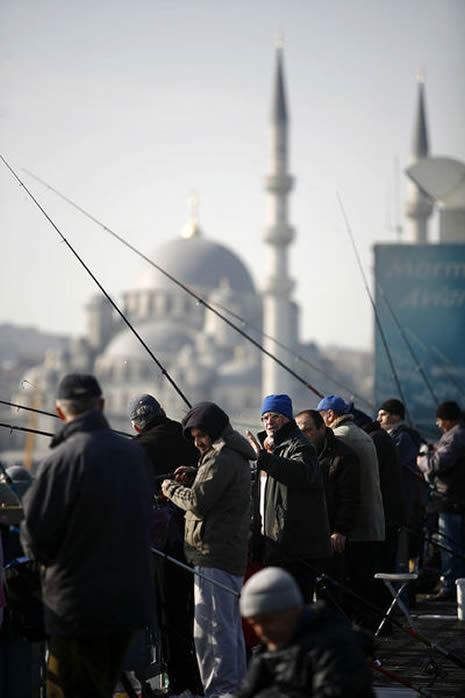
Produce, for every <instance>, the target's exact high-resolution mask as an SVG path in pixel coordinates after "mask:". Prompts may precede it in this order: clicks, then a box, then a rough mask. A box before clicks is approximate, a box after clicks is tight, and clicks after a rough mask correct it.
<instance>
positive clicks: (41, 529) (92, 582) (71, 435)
mask: <svg viewBox="0 0 465 698" xmlns="http://www.w3.org/2000/svg"><path fill="white" fill-rule="evenodd" d="M51 447H52V449H53V450H52V453H51V454H50V455H49V456H48V457H47V458H46V459H45V461H43V462H42V464H41V466H40V468H39V471H38V473H37V476H36V478H35V480H34V482H33V483H32V485H31V487H30V488H29V489H28V491H27V492H26V493H25V495H24V497H23V507H24V513H25V521H24V523H23V525H22V535H21V540H22V543H23V546H24V549H25V551H26V552H27V554H28V555H30V556H31V557H33V558H34V559H36V560H37V561H38V562H40V563H41V564H42V565H44V568H45V569H44V573H43V578H42V597H43V603H44V620H45V627H46V630H47V632H48V633H49V634H50V635H60V636H73V637H75V636H80V635H100V634H105V633H109V632H114V631H121V630H128V629H131V628H140V627H143V626H144V625H146V624H147V623H148V622H149V621H150V619H151V608H152V607H153V600H152V577H153V572H152V565H151V563H152V560H151V553H150V512H151V493H152V487H151V481H150V463H149V461H148V459H147V457H146V455H145V453H144V452H143V450H142V449H141V448H140V447H139V446H138V445H137V444H135V443H134V442H133V441H132V440H131V439H127V438H125V437H123V436H120V435H118V434H116V433H115V432H113V431H111V429H110V427H109V424H108V422H107V420H106V419H105V417H104V416H103V414H102V413H101V412H97V411H92V412H86V413H84V414H82V415H79V416H78V417H76V418H75V419H73V420H72V421H71V422H67V423H66V424H65V425H64V426H63V428H62V429H61V430H60V431H59V432H58V433H57V434H56V436H55V437H54V438H53V440H52V443H51Z"/></svg>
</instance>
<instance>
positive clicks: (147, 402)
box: [128, 393, 163, 429]
mask: <svg viewBox="0 0 465 698" xmlns="http://www.w3.org/2000/svg"><path fill="white" fill-rule="evenodd" d="M128 415H129V419H130V420H131V422H135V423H136V424H137V425H138V426H139V427H140V428H141V429H143V428H144V427H145V426H146V425H147V424H149V422H152V420H154V419H155V418H156V417H162V416H163V411H162V408H161V406H160V403H159V402H158V400H156V399H155V398H154V397H153V395H148V394H147V393H144V394H143V395H137V396H136V397H135V398H133V399H132V400H131V401H130V402H129V405H128Z"/></svg>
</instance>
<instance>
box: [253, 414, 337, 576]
mask: <svg viewBox="0 0 465 698" xmlns="http://www.w3.org/2000/svg"><path fill="white" fill-rule="evenodd" d="M258 436H259V439H260V441H261V442H262V443H263V440H264V438H265V436H266V434H265V432H261V433H260V434H259V435H258ZM257 469H258V470H264V471H265V472H266V473H267V475H268V477H267V479H266V485H265V516H264V522H263V529H264V535H265V539H266V542H267V548H268V550H271V551H272V552H271V555H270V556H269V559H267V560H265V562H266V563H267V564H272V563H274V562H276V563H280V562H287V561H295V560H301V559H302V558H313V559H314V558H323V557H330V556H331V544H330V532H329V523H328V514H327V510H326V499H325V493H324V487H323V478H322V475H321V469H320V465H319V463H318V460H317V456H316V453H315V449H314V447H313V444H312V443H311V442H310V441H309V440H308V439H307V437H306V436H305V435H304V434H303V433H302V432H301V431H300V429H299V427H298V426H297V424H296V423H295V421H294V420H292V421H290V422H287V423H286V424H284V426H282V427H281V429H279V430H278V431H277V432H276V434H275V435H274V448H273V452H272V453H268V452H267V451H265V450H264V449H263V450H261V451H260V453H259V455H258V459H257Z"/></svg>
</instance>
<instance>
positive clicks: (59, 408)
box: [55, 405, 66, 422]
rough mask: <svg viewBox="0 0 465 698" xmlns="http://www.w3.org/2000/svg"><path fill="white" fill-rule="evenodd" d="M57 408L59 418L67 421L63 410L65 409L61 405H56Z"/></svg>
mask: <svg viewBox="0 0 465 698" xmlns="http://www.w3.org/2000/svg"><path fill="white" fill-rule="evenodd" d="M55 410H56V412H57V415H58V416H59V418H60V419H61V420H62V421H63V422H66V417H65V413H64V412H63V410H62V409H61V407H60V406H59V405H55Z"/></svg>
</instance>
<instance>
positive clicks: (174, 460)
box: [128, 393, 199, 487]
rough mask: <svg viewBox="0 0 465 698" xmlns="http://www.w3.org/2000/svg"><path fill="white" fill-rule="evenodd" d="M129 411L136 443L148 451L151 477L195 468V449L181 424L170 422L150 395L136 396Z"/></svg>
mask: <svg viewBox="0 0 465 698" xmlns="http://www.w3.org/2000/svg"><path fill="white" fill-rule="evenodd" d="M128 411H129V419H130V420H131V424H132V426H133V427H134V429H135V431H136V432H137V436H136V437H135V440H136V441H137V443H138V444H139V445H140V446H142V447H143V448H144V449H145V451H146V452H147V455H148V456H149V458H150V460H151V462H152V468H153V474H154V477H158V476H160V475H163V474H164V473H171V472H174V471H175V470H176V468H178V467H179V466H180V465H188V466H197V462H198V460H199V452H198V450H197V449H196V448H195V446H194V444H193V443H192V441H189V440H188V439H185V438H184V437H183V434H182V426H181V424H180V423H179V422H175V421H174V420H172V419H169V418H168V417H167V416H166V412H165V410H164V409H163V408H162V406H161V405H160V403H159V402H158V400H156V399H155V398H154V397H153V396H152V395H147V394H146V393H145V394H143V395H138V396H137V397H135V398H134V399H133V400H131V402H130V403H129V410H128ZM160 487H161V485H160Z"/></svg>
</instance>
